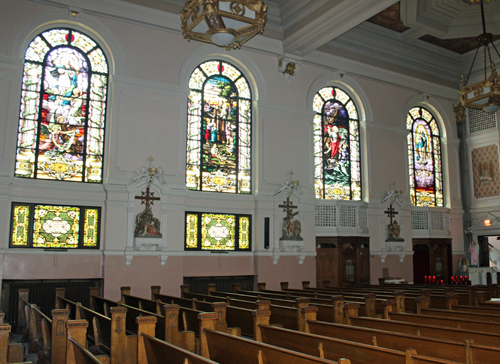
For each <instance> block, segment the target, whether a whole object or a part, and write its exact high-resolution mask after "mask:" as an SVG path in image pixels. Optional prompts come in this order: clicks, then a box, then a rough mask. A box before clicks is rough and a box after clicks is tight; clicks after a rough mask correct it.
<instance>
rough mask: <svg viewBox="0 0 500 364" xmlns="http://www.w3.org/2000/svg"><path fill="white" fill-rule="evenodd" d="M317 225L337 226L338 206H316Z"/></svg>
mask: <svg viewBox="0 0 500 364" xmlns="http://www.w3.org/2000/svg"><path fill="white" fill-rule="evenodd" d="M316 226H317V227H331V226H337V206H329V205H319V206H316Z"/></svg>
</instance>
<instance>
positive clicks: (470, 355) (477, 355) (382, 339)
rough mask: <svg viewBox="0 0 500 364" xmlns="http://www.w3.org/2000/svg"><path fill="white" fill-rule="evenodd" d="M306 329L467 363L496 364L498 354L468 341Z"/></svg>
mask: <svg viewBox="0 0 500 364" xmlns="http://www.w3.org/2000/svg"><path fill="white" fill-rule="evenodd" d="M309 329H310V331H311V333H312V334H316V335H322V336H327V337H333V338H337V339H343V340H349V341H354V342H358V343H363V344H367V345H373V346H379V347H384V348H389V349H395V350H399V351H405V350H406V349H407V348H413V349H415V350H417V352H418V353H419V354H420V355H426V356H431V357H438V358H441V359H445V360H451V361H456V362H461V363H466V364H474V363H476V364H479V363H481V364H496V363H498V357H499V355H500V348H498V347H492V346H484V345H477V344H474V341H473V340H469V339H466V340H464V341H462V342H460V341H453V340H447V339H436V338H430V337H422V336H416V335H409V334H402V333H397V332H392V331H384V330H379V329H370V328H362V327H356V326H348V325H339V324H331V323H326V322H319V321H316V322H309Z"/></svg>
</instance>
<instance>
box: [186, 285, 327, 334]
mask: <svg viewBox="0 0 500 364" xmlns="http://www.w3.org/2000/svg"><path fill="white" fill-rule="evenodd" d="M181 287H182V286H181ZM209 289H210V288H209ZM185 291H186V289H185V288H183V294H184V292H185ZM209 292H210V293H211V295H212V296H216V297H220V298H222V299H225V300H227V297H230V298H233V297H235V298H237V299H239V298H242V297H245V298H247V299H248V300H249V301H247V304H248V303H250V304H255V302H257V301H259V297H256V296H245V295H235V294H228V296H225V293H221V292H215V291H213V290H212V291H209ZM240 301H245V300H244V299H241V300H240ZM240 307H241V306H240ZM243 308H249V307H248V306H246V307H243ZM254 308H255V307H254ZM268 310H270V311H271V325H275V324H278V325H283V327H286V328H289V329H292V330H299V331H305V329H306V322H305V320H316V317H317V312H318V308H317V307H315V306H309V303H308V301H307V299H297V300H296V301H295V307H290V306H281V305H274V304H271V305H269V308H268ZM332 312H333V311H332Z"/></svg>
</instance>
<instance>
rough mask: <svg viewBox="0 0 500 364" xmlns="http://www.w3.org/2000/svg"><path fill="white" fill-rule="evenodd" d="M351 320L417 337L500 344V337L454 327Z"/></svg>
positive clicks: (488, 344) (366, 318) (358, 324)
mask: <svg viewBox="0 0 500 364" xmlns="http://www.w3.org/2000/svg"><path fill="white" fill-rule="evenodd" d="M351 320H352V325H353V326H359V327H368V328H372V329H380V330H384V331H393V332H400V333H404V334H411V335H416V336H425V337H433V338H438V339H448V340H455V341H464V340H466V339H472V340H474V342H475V343H476V344H481V345H487V346H494V347H498V346H499V343H500V335H498V334H488V333H485V332H482V331H472V330H463V329H457V328H452V327H441V326H435V325H428V324H423V323H411V322H403V321H392V320H384V319H374V318H369V317H353V318H352V319H351Z"/></svg>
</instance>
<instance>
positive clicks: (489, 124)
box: [468, 108, 497, 134]
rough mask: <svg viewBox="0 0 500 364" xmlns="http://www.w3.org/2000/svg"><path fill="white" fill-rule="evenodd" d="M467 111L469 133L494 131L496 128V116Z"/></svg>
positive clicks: (483, 112) (471, 110)
mask: <svg viewBox="0 0 500 364" xmlns="http://www.w3.org/2000/svg"><path fill="white" fill-rule="evenodd" d="M468 110H469V133H471V134H472V133H475V132H478V131H482V130H488V129H495V128H496V127H497V121H496V115H495V114H490V113H488V112H486V111H482V110H477V109H472V108H468Z"/></svg>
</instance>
